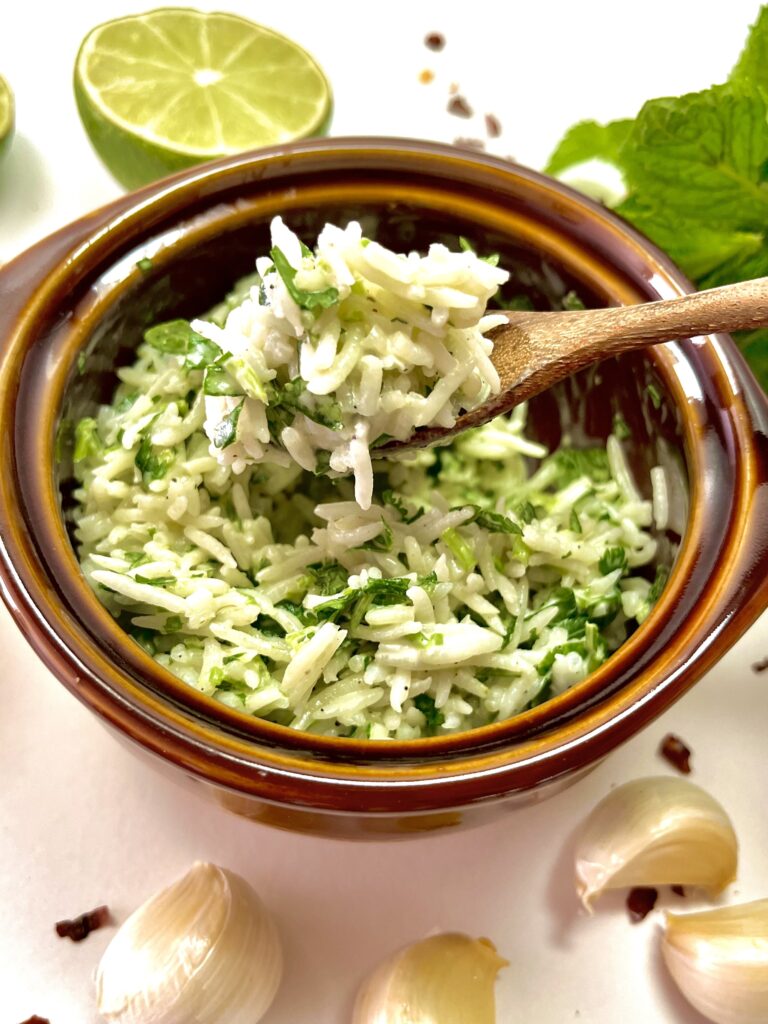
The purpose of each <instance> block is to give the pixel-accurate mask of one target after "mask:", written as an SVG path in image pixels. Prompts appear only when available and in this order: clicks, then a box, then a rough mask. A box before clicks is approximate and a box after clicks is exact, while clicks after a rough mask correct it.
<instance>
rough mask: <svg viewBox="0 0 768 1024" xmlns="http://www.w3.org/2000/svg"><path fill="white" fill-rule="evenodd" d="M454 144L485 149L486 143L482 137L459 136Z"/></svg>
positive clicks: (467, 147) (466, 147)
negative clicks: (467, 137) (468, 137)
mask: <svg viewBox="0 0 768 1024" xmlns="http://www.w3.org/2000/svg"><path fill="white" fill-rule="evenodd" d="M453 144H454V146H463V147H464V148H465V149H485V143H484V142H483V140H482V139H464V138H458V139H454V140H453Z"/></svg>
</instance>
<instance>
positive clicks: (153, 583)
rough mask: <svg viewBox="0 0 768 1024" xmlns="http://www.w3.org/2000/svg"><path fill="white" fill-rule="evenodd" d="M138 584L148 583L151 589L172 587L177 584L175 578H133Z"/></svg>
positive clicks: (137, 575)
mask: <svg viewBox="0 0 768 1024" xmlns="http://www.w3.org/2000/svg"><path fill="white" fill-rule="evenodd" d="M133 578H134V579H135V580H136V582H137V583H147V584H148V585H149V586H150V587H171V586H173V584H174V583H175V582H176V577H175V576H140V575H139V573H136V575H135V576H134V577H133Z"/></svg>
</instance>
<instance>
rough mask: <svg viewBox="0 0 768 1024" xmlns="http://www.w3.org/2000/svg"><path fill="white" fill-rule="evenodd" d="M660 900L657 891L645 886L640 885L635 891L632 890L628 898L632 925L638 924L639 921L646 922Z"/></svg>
mask: <svg viewBox="0 0 768 1024" xmlns="http://www.w3.org/2000/svg"><path fill="white" fill-rule="evenodd" d="M658 898H659V893H658V891H657V890H656V889H651V888H648V887H647V886H644V885H638V886H636V887H635V888H634V889H630V890H629V895H628V896H627V910H628V911H629V918H630V920H631V921H632V923H633V924H637V923H638V922H639V921H642V920H644V919H645V918H646V917H647V916H648V915H649V914H650V912H651V911H652V910H653V908H654V907H655V906H656V900H657V899H658Z"/></svg>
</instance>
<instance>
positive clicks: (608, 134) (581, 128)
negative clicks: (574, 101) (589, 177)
mask: <svg viewBox="0 0 768 1024" xmlns="http://www.w3.org/2000/svg"><path fill="white" fill-rule="evenodd" d="M632 124H633V122H632V120H631V119H630V118H627V119H625V120H622V121H611V122H610V123H609V124H598V122H597V121H580V122H579V123H578V124H575V125H573V127H572V128H569V129H568V131H567V132H566V133H565V135H564V136H563V137H562V139H561V140H560V142H559V143H558V145H557V148H556V149H555V151H554V153H553V154H552V156H551V157H550V158H549V162H548V163H547V166H546V167H545V168H544V170H545V171H546V173H547V174H560V173H561V171H565V170H567V169H568V168H569V167H574V166H575V165H576V164H582V163H584V162H585V161H586V160H605V162H606V163H609V164H613V165H614V166H615V167H617V168H618V169H619V170H621V169H622V157H621V150H622V147H623V145H624V143H625V142H626V140H627V137H628V135H629V132H630V129H631V128H632Z"/></svg>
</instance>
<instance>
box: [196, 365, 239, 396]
mask: <svg viewBox="0 0 768 1024" xmlns="http://www.w3.org/2000/svg"><path fill="white" fill-rule="evenodd" d="M203 394H204V395H239V394H242V389H241V388H240V387H239V385H238V383H237V381H236V380H234V379H233V378H232V377H231V375H230V374H229V373H227V371H226V370H225V369H224V367H223V366H220V365H219V364H218V363H214V364H213V365H212V366H208V367H206V370H205V377H204V378H203Z"/></svg>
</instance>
